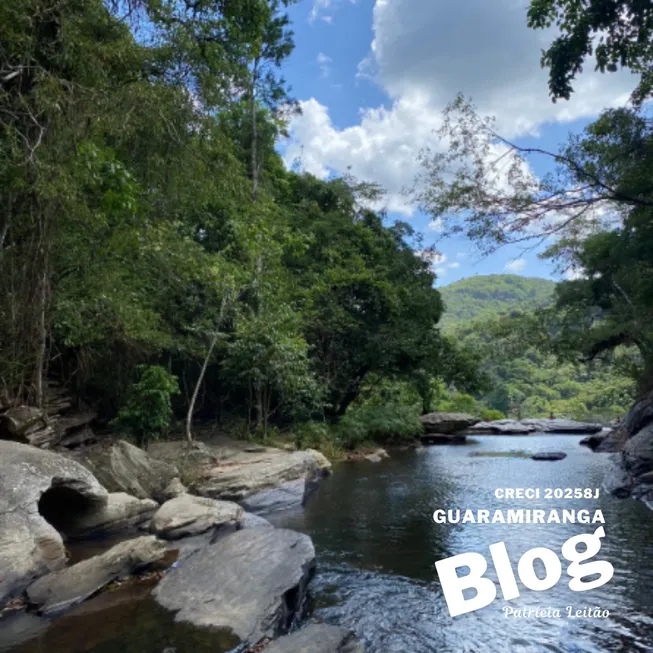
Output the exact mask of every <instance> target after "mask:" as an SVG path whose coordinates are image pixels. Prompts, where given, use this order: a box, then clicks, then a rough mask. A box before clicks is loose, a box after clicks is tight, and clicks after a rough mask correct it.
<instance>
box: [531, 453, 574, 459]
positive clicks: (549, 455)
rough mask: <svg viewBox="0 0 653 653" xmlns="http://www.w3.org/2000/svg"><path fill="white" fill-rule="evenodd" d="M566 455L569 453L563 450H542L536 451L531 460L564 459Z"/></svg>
mask: <svg viewBox="0 0 653 653" xmlns="http://www.w3.org/2000/svg"><path fill="white" fill-rule="evenodd" d="M566 457H567V454H566V453H562V451H542V452H540V453H534V454H533V455H532V456H531V460H564V459H565V458H566Z"/></svg>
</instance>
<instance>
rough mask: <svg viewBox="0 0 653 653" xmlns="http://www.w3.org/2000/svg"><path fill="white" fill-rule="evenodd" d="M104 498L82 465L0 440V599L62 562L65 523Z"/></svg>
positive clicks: (101, 505)
mask: <svg viewBox="0 0 653 653" xmlns="http://www.w3.org/2000/svg"><path fill="white" fill-rule="evenodd" d="M107 501H108V494H107V491H106V490H105V489H104V488H103V487H102V486H101V485H100V484H99V483H98V481H97V479H96V478H95V477H94V476H93V474H91V473H90V472H89V471H88V470H87V469H86V468H84V467H82V465H79V464H77V463H76V462H74V461H72V460H69V459H68V458H65V457H63V456H60V455H57V454H55V453H52V452H49V451H43V450H40V449H36V448H34V447H31V446H28V445H24V444H20V443H17V442H10V441H1V440H0V604H2V602H3V601H4V600H6V599H9V598H11V597H12V596H13V595H15V594H16V593H18V592H19V591H21V590H22V589H23V588H24V587H25V586H26V585H27V584H29V583H30V582H31V581H32V580H33V579H34V578H36V577H38V576H41V575H43V574H45V573H48V572H51V571H55V570H58V569H61V568H62V567H64V566H65V564H66V552H65V548H64V543H63V538H64V537H65V536H66V535H68V533H67V532H66V526H67V524H68V523H69V522H74V520H75V519H76V518H77V517H78V516H80V515H84V514H87V513H92V512H94V511H98V510H102V509H103V508H104V507H105V506H106V504H107Z"/></svg>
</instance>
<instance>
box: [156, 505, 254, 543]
mask: <svg viewBox="0 0 653 653" xmlns="http://www.w3.org/2000/svg"><path fill="white" fill-rule="evenodd" d="M242 516H243V509H242V508H241V507H240V506H239V505H238V504H236V503H232V502H231V501H216V500H215V499H209V498H207V497H194V496H192V495H190V494H182V495H181V496H179V497H177V498H175V499H171V500H170V501H166V502H165V503H164V504H163V505H162V506H161V507H160V508H159V509H158V510H157V511H156V513H155V514H154V517H152V522H151V524H150V530H151V531H152V532H153V533H155V534H156V535H158V536H159V537H163V538H165V539H166V540H176V539H179V538H181V537H188V536H191V535H199V534H201V533H206V532H207V531H210V530H213V529H217V528H231V529H233V530H236V528H237V527H238V524H239V522H240V520H241V518H242Z"/></svg>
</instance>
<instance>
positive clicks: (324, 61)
mask: <svg viewBox="0 0 653 653" xmlns="http://www.w3.org/2000/svg"><path fill="white" fill-rule="evenodd" d="M332 63H333V59H331V57H329V56H328V55H326V54H324V53H323V52H320V53H319V54H318V55H317V65H318V66H319V67H320V71H321V72H322V77H328V76H329V75H330V74H331V64H332Z"/></svg>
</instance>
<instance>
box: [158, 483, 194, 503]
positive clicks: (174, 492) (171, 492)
mask: <svg viewBox="0 0 653 653" xmlns="http://www.w3.org/2000/svg"><path fill="white" fill-rule="evenodd" d="M187 492H188V489H187V488H186V486H185V485H184V484H183V483H182V482H181V479H179V478H176V477H175V478H173V479H172V480H171V481H170V483H168V485H166V486H165V488H163V492H162V493H161V495H162V496H161V499H162V500H163V501H169V500H170V499H174V498H176V497H178V496H181V495H182V494H186V493H187Z"/></svg>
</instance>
